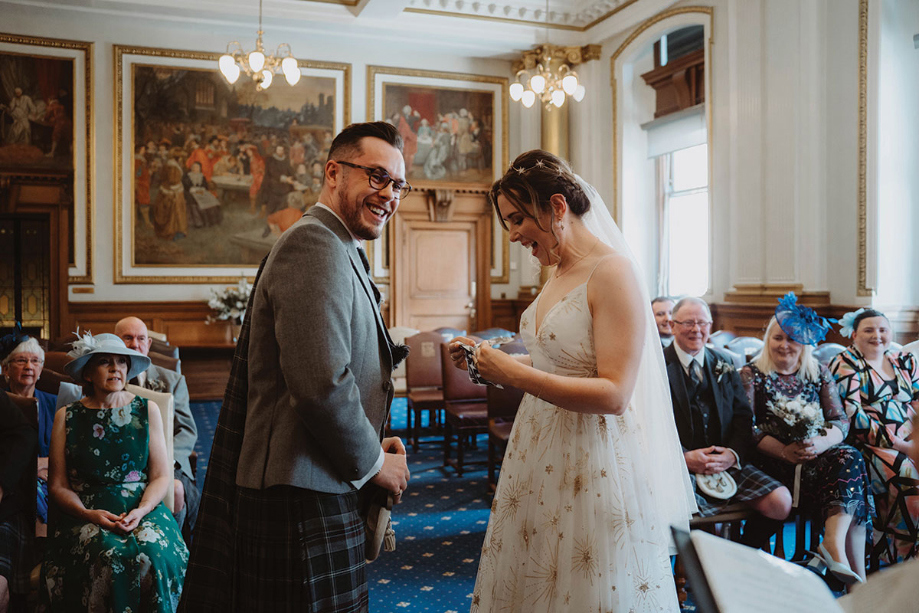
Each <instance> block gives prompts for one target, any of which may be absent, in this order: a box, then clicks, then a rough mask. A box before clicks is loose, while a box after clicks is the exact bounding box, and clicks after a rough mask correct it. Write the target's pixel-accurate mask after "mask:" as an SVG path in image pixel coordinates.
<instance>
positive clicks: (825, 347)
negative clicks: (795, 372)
mask: <svg viewBox="0 0 919 613" xmlns="http://www.w3.org/2000/svg"><path fill="white" fill-rule="evenodd" d="M845 350H846V348H845V347H843V346H842V345H840V344H838V343H821V344H820V345H817V348H816V349H814V357H815V358H817V361H818V362H820V363H821V364H823V365H824V366H826V365H827V364H829V363H830V362H831V361H832V360H833V358H835V357H836V356H837V355H839V354H840V353H842V352H843V351H845Z"/></svg>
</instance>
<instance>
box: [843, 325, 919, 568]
mask: <svg viewBox="0 0 919 613" xmlns="http://www.w3.org/2000/svg"><path fill="white" fill-rule="evenodd" d="M840 323H841V324H842V329H841V330H840V332H841V333H842V334H843V335H844V336H851V337H852V345H851V346H850V347H849V348H848V349H846V350H845V351H843V352H842V353H840V354H839V355H837V356H836V357H835V358H833V360H832V361H831V362H830V371H831V372H832V373H833V376H834V377H835V378H836V383H837V385H838V386H839V394H840V396H842V402H843V407H845V410H846V414H847V415H848V416H849V420H850V422H851V425H850V429H849V439H850V440H851V441H853V444H854V445H855V446H856V447H858V448H859V449H860V450H861V452H862V454H864V456H865V462H866V464H867V466H868V476H869V479H870V481H871V493H872V494H873V495H874V504H875V506H876V507H877V518H876V519H875V521H874V531H875V534H874V547H875V553H876V554H878V555H879V557H880V559H881V560H882V561H883V562H888V563H891V564H893V563H895V562H899V561H901V560H904V559H906V558H912V557H915V556H916V554H917V551H919V489H917V486H919V472H917V471H916V465H915V464H914V463H913V461H912V460H910V459H909V453H910V451H911V446H912V445H911V442H910V441H911V439H912V434H913V426H912V417H913V416H914V415H915V413H916V410H917V409H919V369H917V364H916V357H915V356H914V355H913V354H911V353H903V352H897V351H890V341H891V337H892V335H893V333H892V331H891V329H890V322H889V321H888V320H887V317H885V316H884V314H883V313H881V312H880V311H875V310H874V309H859V310H858V311H856V312H854V313H846V314H845V315H844V316H843V318H842V319H841V320H840Z"/></svg>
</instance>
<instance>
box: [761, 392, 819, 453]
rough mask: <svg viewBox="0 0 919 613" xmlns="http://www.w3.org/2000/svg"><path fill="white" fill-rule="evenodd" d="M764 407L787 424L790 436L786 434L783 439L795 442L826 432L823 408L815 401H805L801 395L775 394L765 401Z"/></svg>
mask: <svg viewBox="0 0 919 613" xmlns="http://www.w3.org/2000/svg"><path fill="white" fill-rule="evenodd" d="M766 408H768V409H769V410H770V411H772V413H773V414H775V415H776V416H777V417H779V418H780V419H781V420H782V421H784V422H785V423H786V424H787V425H788V427H789V429H790V430H789V432H788V433H790V434H791V436H787V434H786V436H783V437H782V438H783V439H790V440H791V442H797V441H803V440H806V439H809V438H813V437H815V436H823V435H824V434H826V421H824V419H823V409H822V408H821V407H820V405H819V404H818V403H816V402H807V401H805V400H804V399H803V398H801V396H795V397H794V398H788V397H787V396H783V395H782V394H776V395H775V398H773V399H772V400H770V401H768V402H767V403H766Z"/></svg>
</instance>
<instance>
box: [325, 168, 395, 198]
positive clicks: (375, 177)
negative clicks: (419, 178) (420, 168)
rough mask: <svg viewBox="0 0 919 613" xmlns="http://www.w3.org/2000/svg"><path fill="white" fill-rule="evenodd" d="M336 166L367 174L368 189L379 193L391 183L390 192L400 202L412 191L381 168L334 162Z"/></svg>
mask: <svg viewBox="0 0 919 613" xmlns="http://www.w3.org/2000/svg"><path fill="white" fill-rule="evenodd" d="M335 163H336V164H344V165H345V166H350V167H351V168H359V169H361V170H363V171H364V172H366V173H367V179H369V180H370V187H372V188H373V189H375V190H377V191H379V190H382V189H386V186H387V185H389V184H390V183H392V191H393V194H395V196H396V198H399V199H400V200H401V199H402V198H405V197H406V196H408V194H409V192H411V191H412V186H411V185H409V184H408V181H396V180H395V179H393V178H392V177H391V176H389V173H388V172H386V171H385V170H383V169H382V168H370V167H368V166H361V165H360V164H352V163H351V162H342V161H340V160H336V161H335Z"/></svg>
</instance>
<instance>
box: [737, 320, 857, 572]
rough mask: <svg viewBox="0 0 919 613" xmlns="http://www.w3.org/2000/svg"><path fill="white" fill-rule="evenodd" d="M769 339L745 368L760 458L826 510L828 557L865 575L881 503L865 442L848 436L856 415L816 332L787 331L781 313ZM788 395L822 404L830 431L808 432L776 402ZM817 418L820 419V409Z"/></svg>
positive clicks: (839, 568)
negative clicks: (818, 346) (818, 348)
mask: <svg viewBox="0 0 919 613" xmlns="http://www.w3.org/2000/svg"><path fill="white" fill-rule="evenodd" d="M795 307H796V308H797V309H799V310H802V309H807V307H803V306H798V305H795ZM807 310H808V311H810V309H807ZM786 320H787V318H786ZM793 336H794V337H797V338H798V339H800V340H801V341H804V342H798V341H797V340H796V339H795V338H793ZM763 340H764V342H765V345H764V347H763V351H762V353H760V355H759V356H758V357H757V359H756V360H755V361H754V362H753V363H752V364H749V365H747V366H744V367H743V369H741V371H740V376H741V379H742V380H743V382H744V388H745V389H746V391H747V396H748V397H749V398H750V406H752V407H753V412H754V417H755V425H754V430H753V439H754V441H755V442H756V446H757V449H758V450H759V452H760V454H761V455H760V457H759V458H757V459H756V460H754V462H755V463H756V464H757V465H758V466H759V467H760V468H762V469H763V470H764V471H765V472H767V473H768V474H770V475H772V476H773V477H775V478H776V479H778V480H779V481H781V482H782V483H784V484H785V485H786V486H788V489H789V490H791V491H792V492H795V491H796V490H797V491H798V492H799V497H800V503H799V505H798V506H799V507H802V508H806V509H808V510H811V511H814V512H818V513H820V514H821V515H822V518H823V521H824V525H825V526H826V532H825V534H824V538H823V542H822V543H821V545H820V552H821V557H823V558H829V559H828V560H826V561H827V562H830V561H832V562H835V564H833V565H832V566H831V568H830V570H831V572H833V574H834V575H836V577H837V578H839V579H840V580H841V581H843V582H845V583H856V582H860V581H863V580H864V577H865V538H866V531H865V527H866V525H867V524H868V522H869V521H870V520H871V516H872V515H873V510H874V509H873V506H872V503H871V498H870V496H868V474H867V472H866V469H865V461H864V460H863V459H862V456H861V454H860V453H859V452H858V450H857V449H855V448H854V447H851V446H849V445H844V444H842V441H843V440H844V439H845V437H846V434H847V433H848V431H849V420H848V419H847V418H846V414H845V411H844V410H843V408H842V403H841V402H840V399H839V393H838V392H837V391H836V382H835V381H834V380H833V376H832V375H831V374H830V372H829V371H828V370H827V369H826V367H825V366H823V365H822V364H820V363H819V362H818V361H817V359H816V358H814V356H813V345H812V344H810V343H808V342H806V341H808V340H810V339H807V338H802V337H801V336H798V335H797V334H795V330H794V329H793V328H792V327H790V326H788V327H787V331H786V327H783V326H782V325H780V323H779V321H778V320H777V319H776V318H775V317H773V318H772V320H771V321H770V322H769V325H768V326H767V327H766V334H765V335H764V336H763ZM782 397H784V398H787V399H795V398H797V399H800V400H801V401H803V402H805V403H813V404H816V405H819V407H820V410H821V412H822V418H823V422H824V424H825V425H824V429H825V431H826V433H825V434H822V435H821V434H817V435H812V436H808V437H806V438H802V437H801V436H800V433H798V432H795V429H794V428H793V427H792V426H790V425H789V424H788V423H787V422H786V421H785V420H784V419H783V418H782V417H780V416H779V415H777V414H776V413H774V412H773V411H772V410H771V409H770V408H769V407H770V404H775V403H777V402H780V401H781V398H782ZM812 410H813V407H812ZM812 419H814V420H817V421H819V420H818V416H817V415H814V416H813V418H812ZM808 434H813V433H808ZM798 466H800V467H801V468H800V469H798V468H797V467H798ZM798 475H799V476H798ZM796 482H797V485H798V487H797V488H796V487H795V485H796ZM796 498H797V497H796ZM853 571H854V573H853Z"/></svg>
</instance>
